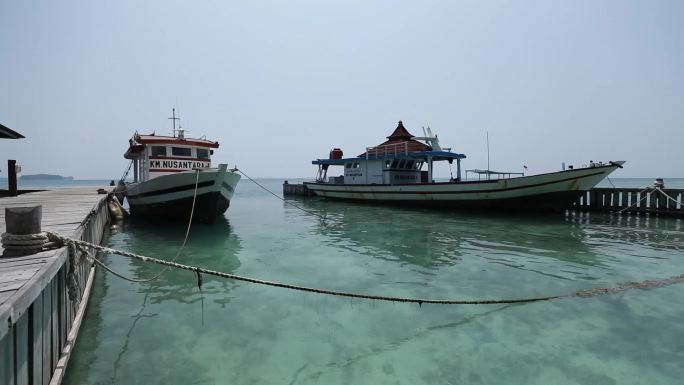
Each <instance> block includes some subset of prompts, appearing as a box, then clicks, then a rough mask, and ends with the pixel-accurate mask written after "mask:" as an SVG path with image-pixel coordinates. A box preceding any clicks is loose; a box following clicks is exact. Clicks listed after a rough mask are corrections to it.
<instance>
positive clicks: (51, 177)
mask: <svg viewBox="0 0 684 385" xmlns="http://www.w3.org/2000/svg"><path fill="white" fill-rule="evenodd" d="M19 179H21V180H73V179H74V177H72V176H61V175H54V174H32V175H22V176H20V177H19Z"/></svg>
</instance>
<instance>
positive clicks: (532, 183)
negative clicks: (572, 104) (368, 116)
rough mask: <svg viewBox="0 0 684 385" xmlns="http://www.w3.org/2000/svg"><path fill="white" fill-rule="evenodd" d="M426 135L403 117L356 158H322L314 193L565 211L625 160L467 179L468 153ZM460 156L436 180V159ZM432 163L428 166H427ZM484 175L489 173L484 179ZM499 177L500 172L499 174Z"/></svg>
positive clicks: (426, 203) (452, 205)
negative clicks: (335, 172) (337, 172)
mask: <svg viewBox="0 0 684 385" xmlns="http://www.w3.org/2000/svg"><path fill="white" fill-rule="evenodd" d="M424 134H425V136H424V137H415V136H413V135H412V134H410V133H409V132H408V131H407V130H406V128H405V127H404V125H403V123H402V122H401V121H400V122H399V125H398V126H397V128H396V129H395V130H394V132H393V133H392V134H391V135H390V136H388V137H387V139H388V140H387V141H386V142H384V143H382V144H380V145H378V146H375V147H368V148H366V152H364V153H363V154H361V155H359V156H357V157H353V158H343V157H342V155H343V154H342V151H341V150H339V149H334V150H332V151H331V152H330V156H329V158H328V159H316V160H314V161H312V163H313V164H315V165H318V175H317V177H316V181H315V182H305V186H306V187H307V188H308V189H309V190H311V191H312V192H313V193H314V194H316V195H317V196H321V197H326V198H335V199H344V200H349V201H357V202H361V201H366V202H375V203H389V204H401V205H422V206H434V207H449V208H461V209H478V210H480V209H496V210H525V211H560V210H564V209H566V208H568V207H570V206H571V205H572V203H573V202H575V201H576V200H577V199H578V197H579V196H580V195H581V194H582V193H583V192H585V191H587V190H589V189H591V188H592V187H594V186H595V185H596V184H598V183H599V182H600V181H601V180H603V179H604V178H605V177H607V176H608V175H609V174H610V173H612V172H613V171H615V170H616V169H617V168H622V165H623V164H624V163H625V162H624V161H614V162H613V161H611V162H607V163H605V164H604V163H602V162H598V163H594V162H590V163H589V165H588V166H586V167H581V168H573V167H572V166H569V167H568V169H566V170H562V171H558V172H551V173H546V174H538V175H530V176H526V175H524V174H519V175H520V176H516V175H517V174H516V173H511V172H497V171H490V170H468V171H469V172H475V173H476V174H477V175H478V176H480V180H472V181H467V180H462V178H461V160H462V159H465V158H466V156H465V155H463V154H458V153H454V152H451V149H449V148H442V147H441V146H440V145H439V139H438V138H437V136H436V135H434V136H433V135H432V131H431V130H430V129H429V128H428V129H427V130H425V131H424ZM454 160H455V161H456V162H455V163H456V177H455V178H452V179H451V180H450V181H448V182H435V181H434V180H433V163H434V162H438V161H446V162H448V163H449V164H452V163H453V162H454ZM330 166H341V167H343V168H344V174H343V175H341V176H336V177H330V178H327V173H328V169H329V167H330ZM424 168H426V170H424ZM482 175H484V176H485V177H486V178H485V179H482ZM493 177H494V178H493Z"/></svg>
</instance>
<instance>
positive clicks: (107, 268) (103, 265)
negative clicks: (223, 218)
mask: <svg viewBox="0 0 684 385" xmlns="http://www.w3.org/2000/svg"><path fill="white" fill-rule="evenodd" d="M195 174H196V177H195V192H194V193H193V195H192V207H191V208H190V218H189V219H188V227H187V228H186V230H185V237H184V238H183V243H182V244H181V247H180V248H179V249H178V251H177V252H176V255H175V256H174V257H173V259H172V260H171V261H173V262H175V261H176V260H177V259H178V257H179V256H180V254H181V252H182V251H183V250H184V249H185V245H186V243H187V242H188V236H189V235H190V228H192V218H193V216H194V214H195V202H196V200H197V186H198V184H199V174H200V170H197V171H196V172H195ZM72 241H75V240H72ZM80 242H83V241H80ZM75 243H77V242H75ZM91 259H92V260H93V261H94V262H95V263H97V264H98V265H100V266H102V268H104V269H105V270H107V271H109V272H110V273H112V274H114V275H116V276H117V277H119V278H122V279H125V280H127V281H130V282H136V283H147V282H152V281H154V280H156V279H158V278H159V277H161V276H162V275H163V274H164V273H165V272H166V271H167V270H168V269H169V266H166V267H164V268H163V269H161V270H160V271H159V272H158V273H157V274H155V275H153V276H152V277H150V278H143V279H139V278H131V277H126V276H124V275H123V274H121V273H118V272H116V271H114V270H112V269H110V268H109V267H108V266H107V265H105V264H104V263H103V262H102V261H100V260H99V259H97V258H94V257H91Z"/></svg>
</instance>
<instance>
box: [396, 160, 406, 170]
mask: <svg viewBox="0 0 684 385" xmlns="http://www.w3.org/2000/svg"><path fill="white" fill-rule="evenodd" d="M404 162H405V160H404V159H401V160H400V161H399V165H398V166H397V168H404Z"/></svg>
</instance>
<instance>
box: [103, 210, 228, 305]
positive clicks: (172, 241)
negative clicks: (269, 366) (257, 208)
mask: <svg viewBox="0 0 684 385" xmlns="http://www.w3.org/2000/svg"><path fill="white" fill-rule="evenodd" d="M185 230H186V229H185V228H184V226H179V225H178V224H177V223H160V222H148V221H146V220H143V219H133V218H132V219H131V220H130V221H129V222H128V223H126V225H125V226H124V227H123V229H122V230H117V231H116V232H114V231H113V232H112V238H111V240H110V242H112V244H113V245H115V247H116V245H119V248H123V249H124V250H133V251H135V252H136V253H138V254H143V255H149V256H153V257H157V258H161V259H166V260H172V259H173V258H174V256H175V255H176V253H177V251H178V250H179V248H180V247H181V245H182V241H183V237H184V236H185ZM240 250H242V246H241V244H240V238H239V237H238V235H237V234H235V232H234V231H233V230H232V228H231V225H230V223H229V221H228V220H227V219H226V218H225V217H221V218H220V219H218V220H217V221H216V222H215V223H213V224H193V227H192V229H191V232H190V235H189V237H188V242H187V245H186V247H185V249H184V251H183V252H181V254H180V255H179V256H178V258H177V259H176V262H179V263H183V264H189V265H193V266H200V267H205V268H208V269H214V270H221V271H226V272H232V271H234V270H236V269H237V268H239V267H240V260H239V259H238V257H237V255H238V254H239V252H240ZM108 258H109V259H110V260H112V258H117V259H120V258H121V257H119V256H109V257H108ZM129 269H130V273H131V275H132V276H133V277H134V278H136V279H146V278H150V277H153V276H155V275H157V274H158V273H159V272H160V271H161V270H165V272H164V274H163V275H162V276H161V277H160V278H159V279H157V280H154V281H151V282H149V283H145V284H142V285H140V286H139V290H142V291H145V292H149V293H151V296H150V302H151V303H159V302H163V301H166V300H173V301H177V302H181V303H196V302H198V301H200V300H201V298H200V297H198V296H197V295H196V294H197V291H198V284H197V277H196V274H195V273H192V272H189V271H184V270H176V269H167V268H165V267H163V266H159V265H155V264H150V263H147V262H142V261H139V260H129ZM111 279H117V278H115V277H112V278H111ZM231 287H232V283H231V282H230V281H227V280H220V281H217V282H216V284H212V285H210V286H207V287H203V291H204V293H205V294H220V293H227V292H229V291H230V288H231ZM217 301H219V302H220V303H222V304H224V305H225V303H226V302H225V301H222V300H220V299H217Z"/></svg>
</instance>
